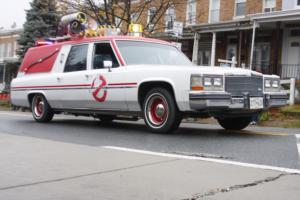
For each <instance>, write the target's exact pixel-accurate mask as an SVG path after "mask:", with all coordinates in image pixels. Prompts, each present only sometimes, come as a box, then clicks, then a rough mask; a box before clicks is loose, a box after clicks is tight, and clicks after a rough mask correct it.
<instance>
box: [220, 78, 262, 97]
mask: <svg viewBox="0 0 300 200" xmlns="http://www.w3.org/2000/svg"><path fill="white" fill-rule="evenodd" d="M225 90H226V92H228V93H231V95H232V96H243V95H246V94H249V95H250V96H263V78H262V77H260V76H227V77H226V78H225Z"/></svg>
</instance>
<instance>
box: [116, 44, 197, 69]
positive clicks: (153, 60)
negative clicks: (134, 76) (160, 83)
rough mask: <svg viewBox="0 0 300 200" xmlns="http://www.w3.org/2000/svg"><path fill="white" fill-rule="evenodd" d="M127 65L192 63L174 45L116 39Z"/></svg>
mask: <svg viewBox="0 0 300 200" xmlns="http://www.w3.org/2000/svg"><path fill="white" fill-rule="evenodd" d="M117 45H118V47H119V50H120V52H121V54H122V56H123V58H124V60H125V62H126V64H127V65H138V64H150V65H192V63H191V61H190V60H189V59H188V58H187V57H186V56H185V55H184V54H183V53H182V52H180V51H179V50H178V49H177V48H176V47H174V46H170V45H164V44H158V43H150V42H140V41H117Z"/></svg>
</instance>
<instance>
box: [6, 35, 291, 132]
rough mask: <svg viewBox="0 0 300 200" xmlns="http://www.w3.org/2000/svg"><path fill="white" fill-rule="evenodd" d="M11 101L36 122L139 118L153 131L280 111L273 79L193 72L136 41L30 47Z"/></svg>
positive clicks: (240, 121) (164, 49) (153, 43)
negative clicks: (57, 117) (68, 117)
mask: <svg viewBox="0 0 300 200" xmlns="http://www.w3.org/2000/svg"><path fill="white" fill-rule="evenodd" d="M11 102H12V104H13V105H16V106H20V107H29V108H31V110H32V113H33V117H34V119H35V120H36V121H37V122H48V121H50V120H51V119H52V118H53V115H54V114H60V113H68V114H74V115H82V116H93V117H96V118H99V119H100V120H101V121H104V122H109V121H112V120H114V119H131V120H133V119H136V120H137V119H139V118H144V120H145V123H146V124H147V126H148V128H149V129H150V130H151V131H153V132H160V133H166V132H171V131H173V130H175V129H177V128H178V126H179V124H180V122H181V120H182V119H183V118H185V117H214V118H216V119H217V120H218V121H219V123H220V125H221V126H222V127H224V128H225V129H233V130H241V129H244V128H245V127H247V126H248V125H249V123H250V122H251V117H252V116H253V115H254V114H257V113H260V112H261V111H263V110H266V109H269V108H271V107H280V106H284V105H286V102H287V95H286V94H285V93H283V92H282V91H281V90H280V80H279V77H278V76H274V75H263V74H260V73H258V72H255V71H251V70H245V69H241V68H223V67H201V66H193V64H192V63H191V62H190V61H189V60H188V58H186V57H185V55H184V54H183V53H182V52H181V51H179V50H178V49H177V48H176V47H175V46H173V45H172V44H170V43H167V42H164V41H160V40H154V39H146V38H142V37H128V36H113V37H94V38H87V39H81V40H75V41H68V42H62V43H55V44H51V45H46V46H41V47H34V48H31V49H30V50H29V51H28V52H27V54H26V56H25V58H24V61H23V63H22V65H21V66H20V70H19V73H18V76H17V78H16V79H14V80H13V82H12V84H11Z"/></svg>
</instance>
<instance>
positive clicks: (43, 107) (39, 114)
mask: <svg viewBox="0 0 300 200" xmlns="http://www.w3.org/2000/svg"><path fill="white" fill-rule="evenodd" d="M31 110H32V115H33V118H34V119H35V120H36V121H37V122H49V121H51V120H52V118H53V116H54V113H53V111H52V109H51V107H50V105H49V104H48V102H47V100H46V98H45V97H44V96H43V95H41V94H36V95H34V97H33V99H32V102H31Z"/></svg>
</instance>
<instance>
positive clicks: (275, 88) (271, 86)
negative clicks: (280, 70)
mask: <svg viewBox="0 0 300 200" xmlns="http://www.w3.org/2000/svg"><path fill="white" fill-rule="evenodd" d="M279 91H280V80H279V79H278V78H277V79H275V78H267V79H265V92H279Z"/></svg>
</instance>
